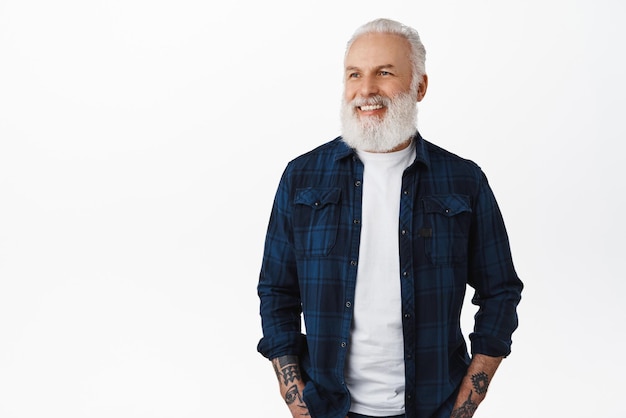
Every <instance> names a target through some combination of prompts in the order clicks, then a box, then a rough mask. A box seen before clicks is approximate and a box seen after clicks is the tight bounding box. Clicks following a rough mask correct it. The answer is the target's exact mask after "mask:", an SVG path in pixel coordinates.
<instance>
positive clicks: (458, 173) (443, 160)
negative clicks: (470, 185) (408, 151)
mask: <svg viewBox="0 0 626 418" xmlns="http://www.w3.org/2000/svg"><path fill="white" fill-rule="evenodd" d="M423 141H424V146H425V148H426V150H427V152H428V157H429V160H430V165H431V167H430V168H431V170H432V171H433V173H434V174H435V175H443V174H445V173H447V175H450V176H453V177H471V178H475V179H477V180H479V179H481V178H482V177H483V176H484V174H483V171H482V169H481V168H480V166H479V165H478V164H476V163H475V162H474V161H472V160H470V159H467V158H464V157H461V156H459V155H457V154H455V153H453V152H450V151H448V150H447V149H444V148H442V147H440V146H438V145H435V144H433V143H432V142H429V141H426V140H423Z"/></svg>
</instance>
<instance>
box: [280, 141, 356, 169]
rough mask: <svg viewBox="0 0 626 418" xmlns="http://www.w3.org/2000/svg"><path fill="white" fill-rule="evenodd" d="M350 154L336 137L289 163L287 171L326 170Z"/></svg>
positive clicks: (350, 151) (346, 147) (348, 149)
mask: <svg viewBox="0 0 626 418" xmlns="http://www.w3.org/2000/svg"><path fill="white" fill-rule="evenodd" d="M351 153H352V150H351V149H350V148H349V147H348V146H347V145H346V144H345V143H344V142H343V140H342V139H341V137H337V138H335V139H333V140H331V141H328V142H326V143H324V144H322V145H320V146H318V147H316V148H314V149H312V150H310V151H308V152H306V153H304V154H301V155H299V156H297V157H296V158H294V159H292V160H291V161H289V163H288V164H287V171H299V170H311V169H313V170H315V169H323V170H327V169H330V168H331V167H332V166H333V165H334V164H335V163H336V161H338V160H339V159H341V158H342V157H344V156H346V155H350V154H351Z"/></svg>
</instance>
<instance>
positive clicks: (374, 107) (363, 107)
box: [361, 104, 383, 112]
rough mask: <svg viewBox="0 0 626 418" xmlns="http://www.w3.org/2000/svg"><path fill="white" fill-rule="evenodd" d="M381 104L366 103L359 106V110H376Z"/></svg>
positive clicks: (381, 106) (380, 107)
mask: <svg viewBox="0 0 626 418" xmlns="http://www.w3.org/2000/svg"><path fill="white" fill-rule="evenodd" d="M382 108H383V105H379V104H378V105H366V106H361V110H362V111H364V112H369V111H372V110H378V109H382Z"/></svg>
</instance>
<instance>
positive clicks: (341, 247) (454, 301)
mask: <svg viewBox="0 0 626 418" xmlns="http://www.w3.org/2000/svg"><path fill="white" fill-rule="evenodd" d="M414 141H416V158H415V161H414V162H413V164H412V165H411V166H410V167H408V168H407V169H406V170H405V172H404V174H403V178H402V193H401V196H399V198H400V199H401V200H400V218H399V230H398V240H399V243H400V254H399V257H400V271H399V272H398V280H400V281H401V293H402V313H403V319H402V321H403V335H404V353H405V381H406V394H405V410H406V416H407V418H431V417H434V418H437V417H444V416H446V414H447V416H446V418H448V417H449V411H450V409H451V402H453V401H454V399H453V398H454V395H455V393H456V390H457V389H458V387H459V385H460V382H461V380H462V379H463V377H464V375H465V372H466V370H467V366H468V365H469V361H470V357H469V355H468V352H467V347H466V342H465V339H464V337H463V335H462V333H461V328H460V313H461V307H462V304H463V300H464V295H465V291H466V285H469V286H471V287H472V288H473V289H474V297H473V299H472V302H473V303H474V304H476V305H477V306H478V311H477V313H476V315H475V326H474V330H473V332H472V333H471V334H470V336H469V338H470V341H471V351H472V353H481V354H486V355H490V356H507V355H508V354H509V353H510V348H511V335H512V333H513V331H514V330H515V329H516V327H517V313H516V307H517V304H518V303H519V301H520V298H521V291H522V287H523V285H522V282H521V281H520V279H519V278H518V276H517V274H516V272H515V270H514V267H513V262H512V258H511V252H510V248H509V242H508V237H507V233H506V230H505V226H504V222H503V220H502V216H501V213H500V210H499V209H498V205H497V203H496V200H495V198H494V195H493V193H492V191H491V189H490V187H489V185H488V183H487V179H486V177H485V175H484V174H483V172H482V170H481V169H480V168H479V167H478V166H477V165H476V164H474V163H473V162H471V161H469V160H466V159H462V158H460V157H458V156H456V155H454V154H452V153H450V152H448V151H445V150H444V149H442V148H440V147H437V146H435V145H433V144H432V143H430V142H428V141H425V140H424V139H422V138H421V136H420V135H419V133H416V135H415V137H414ZM363 170H364V167H363V164H362V163H361V162H360V160H359V159H358V157H357V155H356V153H355V152H354V150H352V149H351V148H350V147H348V146H347V145H346V144H345V143H344V142H343V141H342V140H341V138H340V137H339V138H336V139H334V140H333V141H330V142H328V143H326V144H324V145H322V146H320V147H318V148H316V149H314V150H312V151H310V152H308V153H306V154H304V155H302V156H300V157H298V158H296V159H294V160H293V161H291V162H290V163H289V164H288V165H287V168H286V169H285V171H284V173H283V176H282V178H281V180H280V183H279V186H278V190H277V193H276V197H275V201H274V205H273V208H272V211H271V216H270V221H269V225H268V230H267V237H266V243H265V250H264V256H263V262H262V266H261V273H260V277H259V282H258V294H259V298H260V313H261V320H262V328H263V338H261V340H260V342H259V345H258V351H259V352H260V353H261V354H263V355H264V356H265V357H267V358H269V359H272V358H276V357H279V356H283V355H297V356H299V358H300V361H301V368H302V373H303V377H304V379H305V380H306V381H307V383H306V388H305V390H304V395H303V396H304V401H305V402H306V404H307V406H308V407H309V411H310V413H311V416H313V417H315V418H344V417H345V416H346V413H347V411H348V409H349V406H350V397H349V393H348V390H347V388H346V385H345V382H344V380H343V369H344V364H345V359H346V353H347V348H348V344H350V324H351V320H352V313H353V310H352V307H353V301H354V294H355V283H356V272H357V265H358V262H359V240H360V228H361V224H360V217H361V197H362V191H363V187H364V186H365V185H364V184H363ZM302 313H303V315H304V323H305V329H306V335H305V334H303V332H302V330H301V314H302Z"/></svg>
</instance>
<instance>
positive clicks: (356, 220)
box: [352, 219, 360, 225]
mask: <svg viewBox="0 0 626 418" xmlns="http://www.w3.org/2000/svg"><path fill="white" fill-rule="evenodd" d="M352 222H354V224H355V225H358V224H359V222H360V221H359V220H358V219H355V220H354V221H352Z"/></svg>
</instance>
